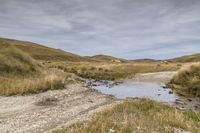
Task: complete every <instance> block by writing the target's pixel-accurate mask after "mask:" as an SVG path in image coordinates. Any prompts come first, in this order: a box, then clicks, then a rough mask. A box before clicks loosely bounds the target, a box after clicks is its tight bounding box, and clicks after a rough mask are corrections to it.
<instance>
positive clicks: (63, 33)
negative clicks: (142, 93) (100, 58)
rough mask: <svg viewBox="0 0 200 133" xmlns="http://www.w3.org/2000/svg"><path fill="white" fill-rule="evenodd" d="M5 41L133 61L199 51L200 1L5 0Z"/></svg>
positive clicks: (1, 32) (1, 33) (1, 17)
mask: <svg viewBox="0 0 200 133" xmlns="http://www.w3.org/2000/svg"><path fill="white" fill-rule="evenodd" d="M0 37H5V38H13V39H19V40H26V41H32V42H36V43H41V44H45V45H47V46H50V47H54V48H60V49H63V50H65V51H69V52H73V53H76V54H79V55H95V54H107V55H113V56H117V57H122V58H128V59H136V58H156V59H164V58H171V57H175V56H181V55H188V54H193V53H200V0H0Z"/></svg>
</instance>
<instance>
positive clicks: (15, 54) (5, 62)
mask: <svg viewBox="0 0 200 133" xmlns="http://www.w3.org/2000/svg"><path fill="white" fill-rule="evenodd" d="M39 66H40V65H39V63H38V62H37V61H35V60H34V59H33V58H32V57H31V56H29V55H28V54H27V53H25V52H23V51H21V50H19V49H18V48H16V47H15V46H13V45H10V44H8V43H5V42H0V73H1V74H7V73H20V74H25V73H29V72H35V71H37V70H38V69H39Z"/></svg>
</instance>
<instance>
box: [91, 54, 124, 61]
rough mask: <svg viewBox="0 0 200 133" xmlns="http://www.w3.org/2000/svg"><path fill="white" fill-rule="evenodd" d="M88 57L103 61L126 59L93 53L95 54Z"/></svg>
mask: <svg viewBox="0 0 200 133" xmlns="http://www.w3.org/2000/svg"><path fill="white" fill-rule="evenodd" d="M88 58H90V59H92V60H96V61H99V62H103V61H105V62H126V61H127V60H125V59H120V58H116V57H113V56H108V55H95V56H91V57H88Z"/></svg>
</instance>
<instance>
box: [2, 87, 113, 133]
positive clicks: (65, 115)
mask: <svg viewBox="0 0 200 133" xmlns="http://www.w3.org/2000/svg"><path fill="white" fill-rule="evenodd" d="M113 101H115V100H114V99H113V98H112V97H110V96H107V95H103V94H101V93H98V92H96V91H95V90H92V89H89V88H87V87H84V86H83V85H81V84H74V85H68V86H66V89H63V90H55V91H48V92H44V93H40V94H34V95H27V96H12V97H0V132H1V133H40V132H47V131H51V130H52V129H55V128H57V127H60V126H61V125H67V124H72V123H73V122H77V121H80V120H83V119H87V117H89V116H90V115H91V114H92V113H95V112H96V110H98V109H99V108H100V107H101V108H102V107H104V106H105V105H109V104H111V103H113Z"/></svg>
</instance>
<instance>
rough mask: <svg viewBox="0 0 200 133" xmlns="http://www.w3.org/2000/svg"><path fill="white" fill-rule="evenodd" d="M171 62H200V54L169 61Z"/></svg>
mask: <svg viewBox="0 0 200 133" xmlns="http://www.w3.org/2000/svg"><path fill="white" fill-rule="evenodd" d="M169 61H172V62H182V63H185V62H199V61H200V54H193V55H187V56H182V57H177V58H173V59H169Z"/></svg>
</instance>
